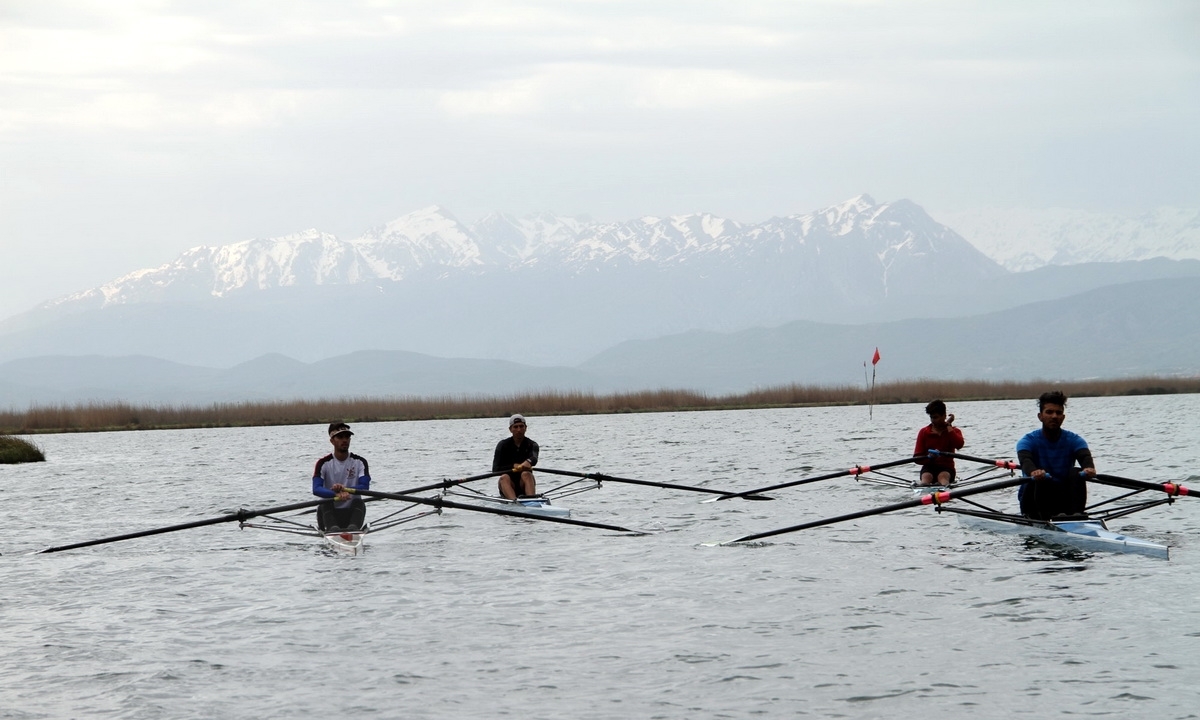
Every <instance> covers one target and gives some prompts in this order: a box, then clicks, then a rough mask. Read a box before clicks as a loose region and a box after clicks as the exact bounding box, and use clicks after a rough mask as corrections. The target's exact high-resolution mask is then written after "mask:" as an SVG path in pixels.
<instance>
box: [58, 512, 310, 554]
mask: <svg viewBox="0 0 1200 720" xmlns="http://www.w3.org/2000/svg"><path fill="white" fill-rule="evenodd" d="M323 502H325V500H309V501H308V502H302V503H295V504H293V505H282V506H280V507H273V508H267V509H265V510H238V511H237V512H235V513H230V514H228V515H221V516H220V517H215V518H208V519H207V520H195V521H193V522H187V523H182V524H180V525H168V526H167V527H160V528H154V529H152V530H141V531H138V532H132V533H125V534H124V535H114V536H112V537H106V538H100V539H99V540H88V541H85V542H78V543H73V544H71V545H59V546H58V547H52V548H46V549H45V550H39V551H38V552H39V553H53V552H61V551H63V550H74V549H76V548H82V547H89V546H91V545H103V544H105V543H113V542H119V541H121V540H132V539H134V538H140V537H146V536H148V535H161V534H163V533H169V532H175V531H177V530H190V529H192V528H198V527H204V526H206V525H216V524H218V523H224V522H233V521H235V520H241V521H244V520H249V519H250V518H252V517H258V516H260V515H274V514H276V513H285V512H291V511H292V510H300V509H301V508H307V507H313V506H315V505H320V504H321V503H323Z"/></svg>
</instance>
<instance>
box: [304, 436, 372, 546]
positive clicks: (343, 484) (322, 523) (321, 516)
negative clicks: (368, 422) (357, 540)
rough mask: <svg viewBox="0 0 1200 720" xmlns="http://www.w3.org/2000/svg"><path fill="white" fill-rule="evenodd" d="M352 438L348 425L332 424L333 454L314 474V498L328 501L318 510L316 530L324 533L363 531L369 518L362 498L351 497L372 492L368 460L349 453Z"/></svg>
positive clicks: (319, 464)
mask: <svg viewBox="0 0 1200 720" xmlns="http://www.w3.org/2000/svg"><path fill="white" fill-rule="evenodd" d="M352 435H354V433H352V432H350V426H349V425H347V424H346V423H344V422H334V423H330V424H329V444H331V445H333V452H332V453H330V454H328V455H326V456H325V457H323V458H321V459H320V460H318V461H317V466H316V468H315V469H314V470H313V479H312V491H313V495H316V496H317V497H321V498H327V499H328V502H323V503H321V504H320V505H319V506H317V527H318V528H319V529H320V530H322V531H324V532H341V531H343V530H360V529H362V526H363V521H364V520H365V519H366V517H367V506H366V505H365V504H364V503H363V499H362V496H361V495H354V494H352V493H353V491H354V490H370V489H371V475H370V471H369V470H368V469H367V460H366V458H364V457H363V456H361V455H355V454H354V453H352V452H350V437H351V436H352Z"/></svg>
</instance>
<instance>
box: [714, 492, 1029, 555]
mask: <svg viewBox="0 0 1200 720" xmlns="http://www.w3.org/2000/svg"><path fill="white" fill-rule="evenodd" d="M1029 481H1030V478H1027V477H1018V478H1009V479H1006V480H1001V481H999V482H994V483H989V484H987V485H975V486H973V487H969V488H963V489H962V490H943V491H941V492H935V493H929V494H927V495H922V496H921V497H919V498H917V499H915V500H908V501H905V502H899V503H895V504H893V505H885V506H883V507H877V508H870V509H868V510H859V511H858V512H853V513H849V514H847V515H838V516H837V517H831V518H825V519H824V520H813V521H811V522H806V523H801V524H799V525H792V526H791V527H785V528H780V529H778V530H769V531H767V532H761V533H755V534H754V535H745V536H743V537H740V538H736V539H734V540H727V541H725V542H723V543H719V544H720V545H731V544H733V543H740V542H750V541H752V540H761V539H762V538H768V537H772V536H775V535H783V534H784V533H790V532H796V531H798V530H807V529H809V528H815V527H821V526H822V525H833V524H834V523H840V522H845V521H846V520H857V519H858V518H864V517H869V516H871V515H883V514H884V513H890V512H895V511H897V510H906V509H908V508H914V507H921V506H922V505H942V504H943V503H947V502H950V501H951V500H954V499H955V498H960V497H966V496H968V495H975V494H976V493H985V492H991V491H993V490H1003V489H1004V488H1010V487H1013V486H1014V485H1020V484H1021V483H1026V482H1029Z"/></svg>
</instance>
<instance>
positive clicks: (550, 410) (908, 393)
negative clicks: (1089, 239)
mask: <svg viewBox="0 0 1200 720" xmlns="http://www.w3.org/2000/svg"><path fill="white" fill-rule="evenodd" d="M1048 389H1059V390H1062V391H1063V392H1065V393H1067V395H1068V396H1069V397H1103V396H1117V395H1155V394H1173V393H1196V392H1200V377H1196V378H1162V377H1143V378H1126V379H1118V380H1084V381H1078V382H1043V381H1030V382H1015V381H1001V382H990V381H947V380H931V379H921V380H906V381H899V382H888V383H880V384H878V385H876V386H875V387H874V388H873V389H872V388H864V387H861V386H850V385H840V386H829V385H798V384H793V385H784V386H779V387H771V388H764V389H759V390H754V391H751V392H747V393H740V394H733V395H707V394H705V393H701V392H695V391H691V390H668V389H662V390H646V391H642V392H630V393H614V394H610V395H596V394H593V393H584V392H550V391H547V392H535V393H522V394H512V395H497V396H439V397H398V398H373V397H354V398H343V399H314V400H291V401H278V402H236V403H213V404H211V405H205V406H186V405H134V404H131V403H125V402H88V403H76V404H62V405H44V406H33V407H30V408H29V409H27V410H21V411H18V410H9V411H0V433H9V434H30V433H48V432H97V431H113V430H153V429H168V428H204V427H249V426H266V425H308V424H321V423H328V422H330V421H331V420H344V421H346V422H379V421H390V420H436V419H456V418H483V417H504V416H507V415H509V414H511V413H514V412H520V413H525V414H527V415H543V416H545V415H595V414H613V413H630V412H670V411H682V410H728V409H748V408H769V407H805V406H822V405H867V404H875V405H887V404H894V403H913V402H922V403H923V402H928V401H930V400H932V399H935V398H940V399H942V400H947V401H953V400H958V401H963V400H1009V399H1020V398H1036V397H1037V396H1038V395H1040V394H1041V393H1042V392H1044V391H1046V390H1048Z"/></svg>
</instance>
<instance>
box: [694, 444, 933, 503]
mask: <svg viewBox="0 0 1200 720" xmlns="http://www.w3.org/2000/svg"><path fill="white" fill-rule="evenodd" d="M925 457H926V456H924V455H918V456H916V457H908V458H904V459H902V460H893V461H891V462H885V463H880V464H879V465H855V466H854V467H852V468H850V469H849V470H839V471H837V472H832V473H829V474H828V475H818V476H816V477H810V478H803V479H801V480H792V481H790V482H785V483H779V484H778V485H768V486H767V487H760V488H754V489H753V490H743V491H742V492H739V493H729V494H727V495H722V496H721V497H716V498H712V499H710V500H705V501H704V502H706V503H710V502H716V501H718V500H732V499H733V498H740V497H745V496H747V495H750V494H758V493H764V492H770V491H772V490H780V489H782V488H788V487H795V486H797V485H807V484H808V483H814V482H817V481H819V480H832V479H833V478H840V477H845V476H847V475H862V474H863V473H868V472H871V471H872V470H883V469H884V468H890V467H896V466H897V465H904V464H906V463H913V462H920V461H922V460H924V459H925Z"/></svg>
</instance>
